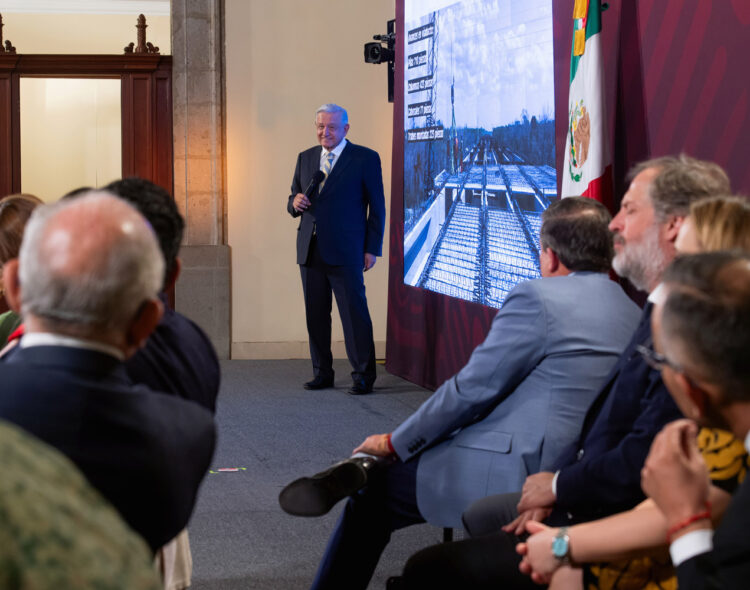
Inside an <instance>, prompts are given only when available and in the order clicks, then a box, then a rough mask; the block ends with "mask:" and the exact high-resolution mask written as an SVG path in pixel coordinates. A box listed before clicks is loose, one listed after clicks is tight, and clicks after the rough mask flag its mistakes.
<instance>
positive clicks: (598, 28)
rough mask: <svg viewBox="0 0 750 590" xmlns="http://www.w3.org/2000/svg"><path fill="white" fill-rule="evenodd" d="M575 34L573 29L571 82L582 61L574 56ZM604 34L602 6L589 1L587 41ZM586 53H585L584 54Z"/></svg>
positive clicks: (597, 0)
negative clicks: (598, 34)
mask: <svg viewBox="0 0 750 590" xmlns="http://www.w3.org/2000/svg"><path fill="white" fill-rule="evenodd" d="M575 32H576V28H575V25H574V28H573V44H572V45H571V48H570V81H571V83H572V82H573V78H575V77H576V72H577V71H578V62H579V61H581V58H582V57H583V56H582V55H573V46H574V45H575ZM601 32H602V5H601V2H600V0H589V12H588V17H587V19H586V41H588V40H589V39H590V38H591V37H593V36H594V35H596V34H597V33H601ZM584 53H585V52H584Z"/></svg>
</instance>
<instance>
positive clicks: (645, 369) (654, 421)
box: [548, 304, 682, 524]
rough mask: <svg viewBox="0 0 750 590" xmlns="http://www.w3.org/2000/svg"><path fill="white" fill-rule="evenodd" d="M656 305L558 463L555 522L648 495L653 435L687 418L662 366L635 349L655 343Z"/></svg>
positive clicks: (599, 513) (602, 512) (595, 514)
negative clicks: (645, 473)
mask: <svg viewBox="0 0 750 590" xmlns="http://www.w3.org/2000/svg"><path fill="white" fill-rule="evenodd" d="M650 319H651V305H650V304H648V305H647V307H646V309H645V310H644V313H643V315H642V318H641V323H640V325H639V326H638V329H637V330H636V331H635V334H633V338H632V340H631V341H630V344H628V347H627V348H626V349H625V351H624V352H623V353H622V355H621V356H620V358H619V360H618V361H617V364H615V366H614V368H613V369H612V372H611V373H610V375H609V377H608V378H607V380H606V381H605V383H606V385H605V386H604V388H603V389H602V391H601V392H600V393H599V395H598V396H597V398H596V400H595V401H594V403H593V404H592V406H591V408H590V409H589V411H588V412H587V414H586V418H585V420H584V423H583V429H582V432H581V436H580V438H579V440H578V442H577V443H576V444H575V445H573V446H572V447H569V448H568V449H567V451H566V452H565V453H563V455H562V456H561V458H560V460H559V461H558V462H557V465H556V469H559V470H560V475H559V476H558V478H557V500H556V502H555V510H554V512H553V513H552V515H551V516H550V518H549V519H548V522H550V523H554V524H569V523H570V522H580V521H586V520H593V519H595V518H601V517H603V516H606V515H609V514H614V513H615V512H621V511H623V510H627V509H629V508H632V507H633V506H635V505H636V504H638V503H639V502H640V501H641V500H643V499H644V497H645V496H644V495H643V491H642V490H641V468H642V467H643V463H644V461H645V460H646V455H648V451H649V448H650V447H651V442H652V441H653V439H654V436H656V434H657V433H658V432H659V431H660V430H661V429H662V427H663V426H664V425H665V424H667V423H668V422H671V421H672V420H676V419H677V418H680V417H682V414H681V413H680V411H679V409H678V408H677V406H676V405H675V403H674V401H673V400H672V397H671V396H670V395H669V392H668V391H667V388H666V387H665V386H664V384H663V383H662V380H661V375H660V373H659V371H657V370H655V369H652V368H651V367H649V366H648V365H647V364H646V362H645V361H644V360H643V358H641V355H640V354H638V352H637V351H636V346H637V345H638V344H650V342H651V322H650Z"/></svg>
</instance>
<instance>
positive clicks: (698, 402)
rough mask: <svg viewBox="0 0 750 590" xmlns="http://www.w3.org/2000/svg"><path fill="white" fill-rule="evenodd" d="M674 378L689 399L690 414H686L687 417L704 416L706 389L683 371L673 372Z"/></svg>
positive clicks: (695, 418)
mask: <svg viewBox="0 0 750 590" xmlns="http://www.w3.org/2000/svg"><path fill="white" fill-rule="evenodd" d="M675 379H676V381H677V383H678V384H679V386H680V387H681V388H682V390H683V391H684V392H685V394H686V396H687V398H688V399H689V400H690V413H691V414H692V415H690V416H687V418H691V419H693V420H698V419H700V418H702V417H703V416H705V415H706V406H707V402H708V393H706V390H705V389H703V388H702V387H701V386H700V385H698V384H697V383H695V381H693V380H692V379H690V378H689V377H687V375H685V374H684V373H677V372H675Z"/></svg>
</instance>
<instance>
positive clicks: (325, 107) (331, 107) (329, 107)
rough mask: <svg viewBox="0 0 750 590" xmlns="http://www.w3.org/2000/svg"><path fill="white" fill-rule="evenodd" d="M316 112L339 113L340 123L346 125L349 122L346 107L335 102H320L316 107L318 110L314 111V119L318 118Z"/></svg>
mask: <svg viewBox="0 0 750 590" xmlns="http://www.w3.org/2000/svg"><path fill="white" fill-rule="evenodd" d="M318 113H332V114H336V113H341V124H342V125H346V124H347V123H349V115H348V114H347V112H346V109H345V108H344V107H340V106H339V105H337V104H333V103H332V102H329V103H326V104H322V105H320V106H319V107H318V110H317V111H315V119H316V120H317V119H318Z"/></svg>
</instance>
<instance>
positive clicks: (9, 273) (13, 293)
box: [3, 258, 21, 313]
mask: <svg viewBox="0 0 750 590" xmlns="http://www.w3.org/2000/svg"><path fill="white" fill-rule="evenodd" d="M3 286H4V288H5V302H6V303H7V304H8V307H10V308H11V309H12V310H13V311H15V312H16V313H21V282H20V281H19V280H18V258H13V259H12V260H8V262H6V263H5V264H4V265H3Z"/></svg>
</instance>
